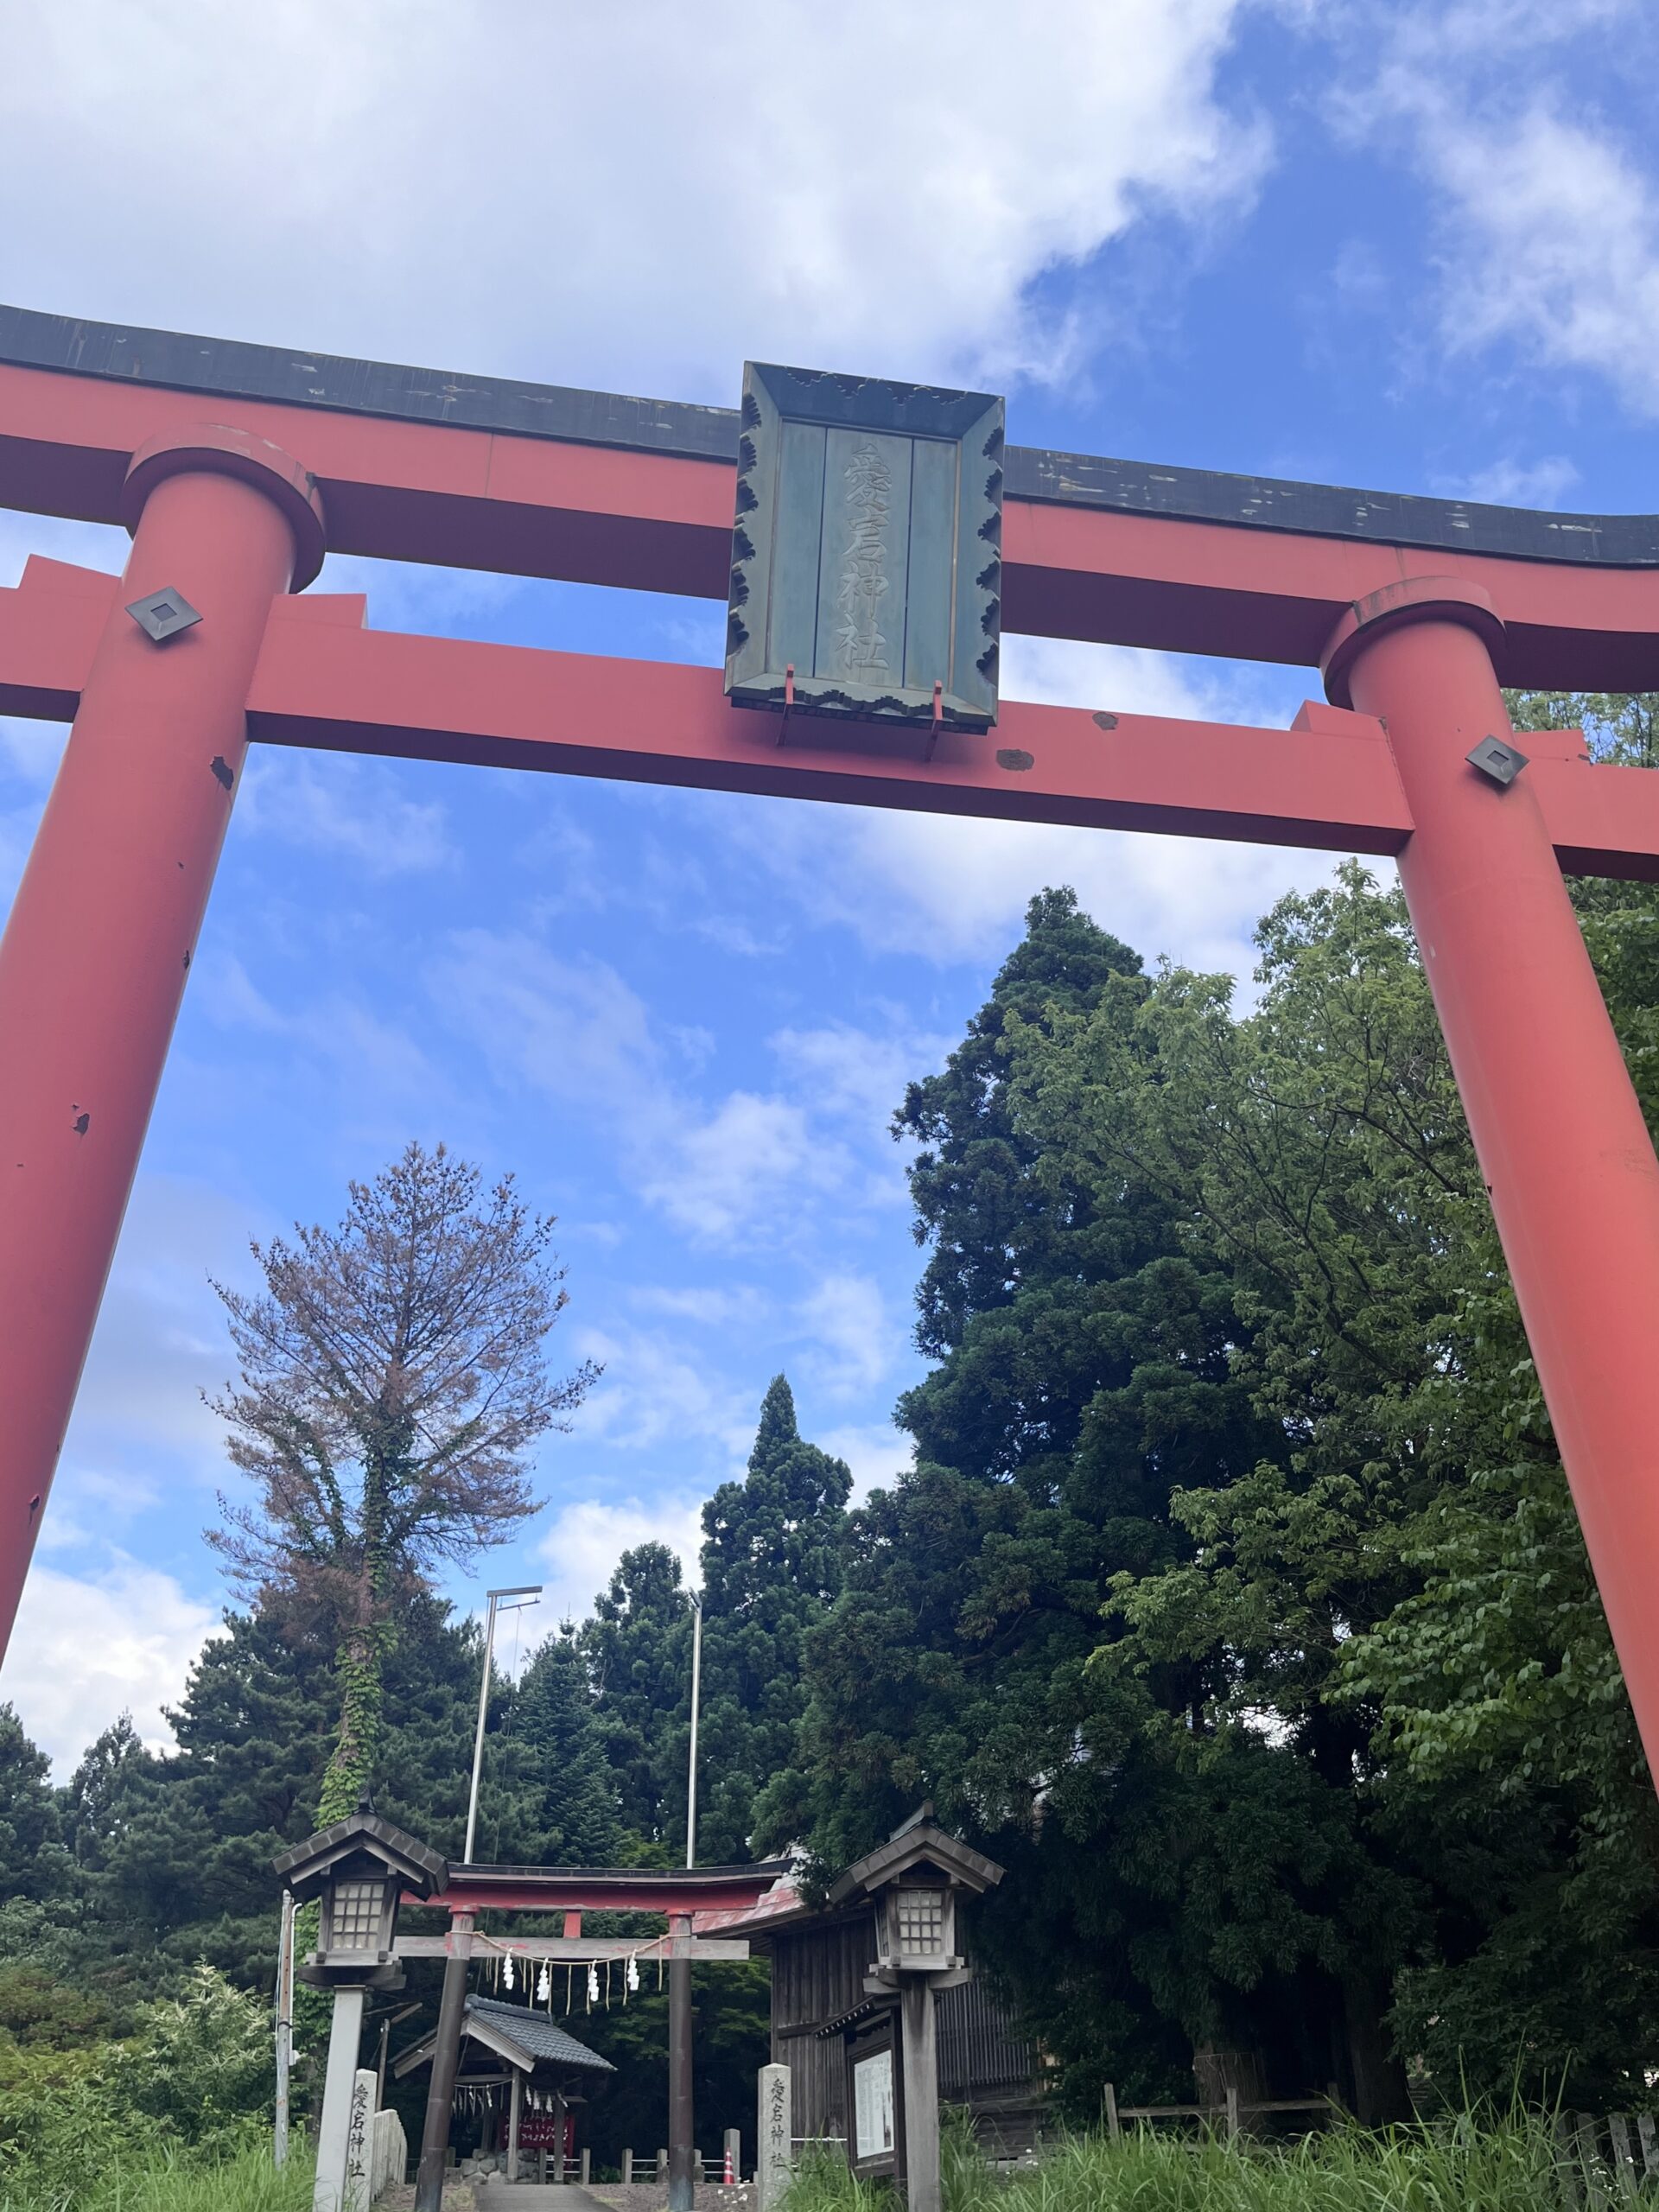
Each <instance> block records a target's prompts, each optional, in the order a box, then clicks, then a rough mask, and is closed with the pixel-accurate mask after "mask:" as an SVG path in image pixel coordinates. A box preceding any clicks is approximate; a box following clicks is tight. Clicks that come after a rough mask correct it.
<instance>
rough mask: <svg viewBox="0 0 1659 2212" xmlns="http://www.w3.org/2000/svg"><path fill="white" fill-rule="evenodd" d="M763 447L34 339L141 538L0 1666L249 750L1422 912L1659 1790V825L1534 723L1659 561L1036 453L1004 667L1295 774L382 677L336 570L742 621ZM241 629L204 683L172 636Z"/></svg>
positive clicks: (74, 866) (44, 1110) (1630, 543)
mask: <svg viewBox="0 0 1659 2212" xmlns="http://www.w3.org/2000/svg"><path fill="white" fill-rule="evenodd" d="M736 448H737V418H736V416H735V415H734V413H732V412H728V410H720V409H711V408H696V407H683V406H674V405H670V404H661V403H656V402H650V401H643V400H635V399H626V398H621V397H614V396H611V395H606V394H600V393H590V392H576V391H564V390H562V389H559V388H557V387H551V386H543V385H514V384H508V383H505V382H500V381H494V380H489V379H466V378H455V377H449V376H444V375H439V374H435V373H434V372H426V371H419V370H410V369H403V368H395V367H389V366H385V365H378V364H374V363H365V362H353V361H340V360H330V359H323V358H321V357H319V356H307V355H301V354H289V353H280V352H276V351H273V350H270V349H267V348H263V347H259V346H243V345H232V344H226V343H223V342H220V341H215V340H201V339H194V338H184V337H180V336H176V335H173V334H167V333H158V332H149V331H135V330H124V329H118V328H112V327H108V326H104V325H98V324H86V323H79V322H70V321H63V320H61V319H59V318H54V317H51V316H46V315H32V314H29V313H26V312H23V311H20V310H0V504H5V505H12V506H16V507H20V508H24V509H28V510H29V511H32V512H36V513H43V514H54V515H62V516H72V517H77V518H82V519H86V520H89V521H97V522H116V521H120V522H124V523H125V524H127V525H128V526H129V528H130V530H131V531H132V533H133V545H132V552H131V556H130V559H129V561H128V563H127V566H126V569H125V571H124V575H123V576H122V577H121V578H120V579H119V580H117V579H116V578H113V577H111V576H107V575H99V574H96V573H93V572H92V571H90V570H86V569H78V568H73V567H69V566H67V565H65V564H64V563H59V562H54V561H44V560H39V559H34V560H31V561H30V562H29V566H28V568H27V569H26V570H25V572H24V575H23V578H22V583H21V585H20V586H19V587H18V588H16V590H15V591H10V592H0V711H3V712H8V713H11V714H18V715H41V716H45V717H48V718H53V717H55V718H58V719H60V720H69V721H73V725H74V727H73V732H72V734H71V736H70V739H69V742H68V746H67V750H66V753H65V755H64V760H63V765H62V766H61V768H60V771H59V774H58V778H57V781H56V783H55V785H54V788H53V791H52V795H51V798H50V799H49V801H48V805H47V809H46V813H45V817H44V819H43V820H42V822H41V829H40V833H39V836H38V837H37V838H36V841H35V849H34V852H33V855H31V858H30V860H29V867H28V870H27V872H26V874H25V875H24V878H23V881H22V886H21V887H20V889H19V892H18V895H17V899H16V906H15V908H14V910H13V913H12V917H11V920H10V925H9V927H8V929H7V932H6V935H5V938H4V940H3V943H0V1633H3V1632H7V1631H9V1630H10V1623H11V1620H12V1618H13V1616H14V1614H15V1611H16V1603H17V1599H18V1596H19V1593H20V1592H21V1589H22V1582H23V1578H24V1575H25V1573H26V1572H27V1567H28V1561H29V1554H30V1553H31V1551H32V1548H33V1546H34V1541H35V1535H36V1532H37V1530H38V1529H39V1525H40V1519H41V1508H42V1506H43V1504H44V1502H45V1498H46V1494H47V1491H48V1486H49V1484H50V1481H51V1477H52V1471H53V1469H54V1465H55V1462H56V1459H57V1456H58V1453H59V1450H60V1446H61V1443H62V1439H63V1433H64V1430H65V1427H66V1426H67V1421H68V1417H69V1413H70V1409H71V1407H72V1404H73V1397H74V1392H75V1387H76V1383H77V1381H78V1379H79V1372H80V1368H81V1364H82V1362H83V1359H84V1357H85V1355H86V1347H87V1344H88V1342H89V1340H90V1338H91V1335H92V1325H93V1322H94V1319H95V1318H96V1315H97V1311H98V1305H99V1299H100V1297H101V1295H102V1291H103V1286H104V1281H105V1276H106V1274H107V1273H108V1269H109V1266H110V1262H111V1255H112V1254H113V1251H114V1249H115V1243H116V1238H117V1236H118V1231H119V1228H120V1223H121V1217H122V1212H123V1210H124V1206H125V1204H126V1199H127V1195H128V1192H129V1190H130V1186H131V1182H132V1178H133V1175H134V1173H135V1171H136V1168H137V1160H138V1154H139V1149H140V1147H141V1144H142V1141H143V1133H144V1128H145V1124H146V1122H147V1120H148V1117H149V1110H150V1106H151V1103H152V1101H153V1099H154V1097H155V1094H156V1085H157V1083H158V1081H159V1079H160V1076H161V1071H162V1062H163V1059H164V1058H165V1055H166V1051H167V1045H168V1037H169V1035H170V1033H171V1030H172V1027H173V1023H174V1020H175V1015H176V1014H177V1010H178V1006H179V1002H180V999H181V994H182V991H183V988H184V982H185V974H186V970H187V969H188V967H189V964H190V960H191V956H192V952H193V950H194V944H195V939H196V935H197V931H198V929H199V927H200V920H201V916H202V912H203V909H204V906H205V905H206V902H207V893H208V890H209V887H210V886H211V883H212V880H213V868H214V864H215V862H216V860H217V857H218V853H219V843H220V841H221V839H222V837H223V836H224V833H225V829H226V823H227V821H228V819H229V814H230V808H231V803H232V798H233V796H234V791H235V786H236V782H237V779H238V776H239V773H240V771H241V767H242V763H243V760H244V757H245V751H246V747H247V745H248V743H249V741H251V740H258V741H264V742H266V743H275V744H286V745H310V746H317V747H325V748H328V749H332V750H334V751H345V752H358V753H385V754H393V755H403V756H408V757H411V758H417V759H423V760H456V761H468V762H472V763H474V764H478V765H481V766H506V767H524V768H542V769H554V770H559V771H563V772H567V773H571V774H578V775H597V776H612V777H620V778H623V779H632V780H637V781H644V782H656V783H668V784H686V785H700V786H704V787H707V788H711V789H718V790H726V791H763V792H772V793H783V794H785V795H791V796H794V797H798V798H821V799H838V800H843V801H852V802H855V803H857V804H863V805H877V806H900V807H912V808H918V809H921V810H931V811H936V812H940V813H957V814H968V815H980V816H994V817H1005V818H1007V819H1011V820H1019V821H1037V822H1061V823H1077V824H1085V825H1098V826H1100V827H1103V828H1118V829H1159V830H1164V831H1169V832H1173V833H1178V834H1182V835H1186V836H1201V837H1231V838H1241V839H1250V840H1255V841H1258V842H1268V843H1273V844H1287V845H1300V846H1306V847H1313V848H1320V849H1329V850H1332V851H1338V852H1340V851H1355V850H1357V851H1360V852H1365V853H1375V854H1391V855H1394V856H1395V859H1396V860H1397V861H1398V863H1399V868H1400V874H1401V878H1402V883H1403V885H1404V888H1405V893H1406V898H1407V901H1408V906H1409V907H1410V911H1411V915H1412V918H1413V922H1414V926H1415V929H1416V932H1417V937H1418V940H1419V944H1420V945H1421V951H1422V956H1423V960H1424V963H1425V966H1426V968H1427V974H1428V978H1429V982H1430V985H1431V988H1433V994H1434V1000H1435V1004H1436V1006H1437V1007H1438V1009H1439V1012H1440V1021H1441V1025H1442V1027H1443V1029H1444V1031H1445V1034H1446V1044H1447V1047H1448V1049H1449V1052H1450V1054H1451V1058H1452V1066H1453V1068H1454V1070H1455V1071H1456V1075H1457V1079H1458V1083H1459V1089H1460V1090H1461V1092H1462V1096H1463V1100H1464V1104H1465V1110H1466V1112H1467V1115H1468V1118H1469V1123H1470V1128H1471V1131H1472V1134H1473V1136H1474V1141H1475V1147H1476V1150H1477V1153H1478V1157H1479V1160H1480V1164H1481V1169H1482V1173H1483V1175H1484V1179H1485V1182H1486V1185H1487V1188H1488V1190H1489V1192H1491V1200H1492V1206H1493V1211H1494V1213H1495V1215H1496V1217H1497V1226H1498V1230H1499V1232H1500V1235H1501V1236H1502V1238H1503V1249H1504V1252H1505V1254H1506V1255H1507V1258H1508V1261H1509V1265H1510V1273H1511V1274H1512V1276H1513V1278H1514V1281H1515V1284H1516V1293H1517V1294H1518V1297H1519V1300H1520V1304H1521V1310H1522V1317H1523V1319H1524V1320H1525V1323H1526V1327H1527V1332H1528V1335H1529V1339H1530V1341H1531V1344H1532V1348H1533V1351H1534V1354H1535V1358H1536V1361H1537V1364H1538V1370H1539V1375H1540V1378H1541V1383H1542V1386H1543V1390H1544V1395H1545V1397H1546V1400H1547V1402H1548V1407H1549V1410H1550V1415H1551V1418H1552V1420H1553V1421H1554V1427H1555V1433H1556V1437H1557V1440H1558V1441H1559V1443H1560V1449H1561V1454H1562V1458H1563V1459H1564V1461H1565V1464H1566V1467H1567V1475H1568V1478H1569V1480H1570V1482H1571V1484H1572V1486H1573V1497H1574V1499H1575V1501H1576V1503H1577V1507H1578V1510H1579V1516H1580V1521H1581V1522H1582V1524H1583V1528H1584V1531H1585V1535H1586V1541H1587V1543H1588V1546H1589V1549H1590V1555H1591V1559H1592V1562H1593V1565H1594V1567H1595V1572H1596V1577H1597V1580H1598V1583H1599V1587H1600V1590H1601V1594H1602V1599H1603V1602H1604V1604H1605V1607H1606V1610H1607V1615H1608V1618H1609V1621H1610V1623H1611V1628H1612V1632H1613V1637H1614V1641H1615V1643H1616V1644H1617V1645H1618V1653H1619V1657H1620V1661H1621V1663H1622V1665H1623V1667H1624V1676H1625V1681H1626V1682H1627V1684H1628V1686H1629V1688H1630V1696H1631V1700H1632V1703H1633V1704H1634V1706H1635V1709H1636V1714H1637V1721H1638V1724H1639V1726H1640V1727H1641V1730H1642V1733H1643V1741H1644V1743H1645V1744H1646V1746H1647V1749H1648V1753H1649V1760H1650V1762H1652V1763H1653V1764H1655V1765H1656V1767H1659V1604H1656V1603H1655V1601H1654V1594H1653V1593H1654V1592H1655V1591H1656V1590H1659V1357H1656V1352H1655V1346H1656V1344H1659V1163H1656V1160H1655V1156H1654V1151H1653V1147H1652V1145H1651V1143H1650V1141H1649V1136H1648V1132H1647V1129H1646V1128H1645V1126H1644V1124H1643V1118H1642V1115H1641V1112H1640V1109H1639V1108H1638V1106H1637V1100H1636V1096H1635V1094H1634V1092H1633V1090H1632V1089H1631V1087H1630V1080H1629V1077H1628V1076H1627V1074H1626V1071H1625V1069H1624V1062H1623V1059H1622V1058H1621V1056H1620V1053H1619V1051H1618V1043H1617V1040H1616V1039H1615V1037H1614V1034H1613V1032H1612V1028H1611V1024H1610V1023H1609V1021H1608V1019H1607V1014H1606V1010H1605V1007H1604V1005H1603V1002H1602V999H1601V995H1600V992H1599V988H1598V986H1597V983H1596V979H1595V976H1594V973H1593V970H1592V968H1591V965H1590V962H1589V959H1588V957H1587V956H1586V952H1585V949H1584V943H1583V938H1582V937H1581V935H1580V930H1579V926H1578V924H1577V921H1576V919H1575V918H1574V915H1573V909H1572V906H1571V904H1570V902H1569V900H1568V898H1567V891H1566V888H1565V886H1564V884H1563V882H1562V878H1561V870H1562V868H1563V867H1565V868H1568V869H1571V870H1577V871H1580V872H1585V873H1590V874H1605V875H1612V876H1627V877H1638V878H1642V879H1644V880H1656V879H1659V778H1656V777H1653V776H1651V775H1650V774H1649V773H1648V772H1646V771H1644V770H1642V769H1634V768H1615V767H1594V766H1589V765H1587V763H1586V758H1585V754H1584V750H1583V747H1582V744H1581V743H1580V741H1579V740H1578V739H1577V738H1576V737H1575V736H1573V735H1571V734H1568V735H1559V736H1554V737H1543V736H1538V735H1529V737H1528V739H1527V745H1528V747H1529V749H1530V751H1531V753H1532V755H1533V758H1532V761H1531V765H1530V766H1529V767H1528V768H1527V769H1526V771H1525V772H1524V773H1523V774H1522V776H1521V777H1520V778H1519V779H1518V780H1517V781H1516V782H1515V783H1513V784H1512V785H1510V786H1509V787H1508V788H1507V789H1504V788H1500V787H1498V786H1497V785H1495V784H1494V783H1492V782H1491V781H1490V780H1488V779H1486V778H1485V777H1484V776H1483V775H1481V774H1480V773H1479V772H1477V771H1476V770H1475V769H1474V768H1472V767H1471V766H1469V765H1468V763H1467V761H1466V759H1465V756H1466V755H1467V754H1468V753H1469V752H1470V750H1471V747H1473V746H1475V745H1476V744H1478V742H1479V741H1480V740H1481V739H1483V738H1484V737H1487V736H1490V735H1494V734H1496V735H1498V736H1500V737H1502V736H1505V735H1507V734H1509V731H1510V725H1509V722H1508V720H1507V717H1506V715H1505V711H1504V707H1503V698H1502V695H1501V693H1500V690H1499V689H1498V686H1499V684H1500V683H1516V684H1526V685H1536V686H1542V687H1550V688H1559V689H1586V690H1643V689H1650V688H1652V689H1659V518H1655V517H1596V516H1562V515H1542V514H1533V513H1529V512H1522V511H1519V510H1515V509H1504V508H1494V507H1481V506H1471V505H1464V504H1461V503H1459V502H1452V501H1441V500H1432V499H1395V498H1390V497H1386V496H1382V495H1376V494H1370V493H1354V492H1346V491H1341V490H1338V489H1334V488H1330V487H1325V486H1314V485H1300V484H1286V483H1277V482H1271V481H1266V480H1257V479H1254V478H1240V477H1223V476H1214V475H1209V474H1205V473H1204V472H1201V471H1195V470H1180V469H1153V468H1141V467H1135V466H1132V465H1130V464H1127V463H1123V462H1117V461H1101V460H1097V459H1092V458H1090V457H1087V456H1080V455H1075V454H1054V453H1048V452H1040V451H1033V450H1026V449H1021V448H1009V449H1008V451H1007V454H1006V456H1005V467H1006V486H1005V506H1004V522H1003V534H1002V555H1003V563H1002V578H1001V583H1002V613H1003V621H1004V625H1005V626H1006V627H1007V628H1009V629H1011V630H1017V631H1025V632H1034V633H1037V634H1040V635H1045V636H1051V637H1069V638H1078V639H1096V640H1101V641H1105V642H1112V643H1117V644H1122V645H1147V646H1152V647H1155V648H1159V649H1162V650H1166V651H1177V652H1205V653H1217V654H1228V655H1233V656H1237V657H1242V658H1253V659H1257V660H1269V661H1280V662H1287V663H1291V664H1300V665H1307V666H1315V665H1317V666H1319V668H1320V669H1321V671H1322V672H1323V675H1324V678H1325V691H1326V695H1327V698H1328V700H1329V701H1330V702H1331V703H1329V704H1324V703H1313V704H1309V705H1307V706H1306V707H1304V708H1303V709H1302V711H1301V713H1300V715H1298V716H1297V718H1296V721H1295V723H1294V726H1293V728H1291V729H1290V730H1289V731H1270V730H1262V729H1242V728H1234V727H1233V726H1231V725H1226V724H1214V723H1198V722H1188V721H1168V720H1161V719H1158V718H1155V717H1151V716H1147V715H1115V714H1112V713H1110V712H1107V711H1101V712H1099V713H1092V714H1091V713H1090V712H1088V711H1086V710H1083V709H1065V708H1055V707H1037V706H1023V705H1020V704H1018V703H1014V702H1005V703H1004V705H1003V707H1002V709H1001V715H1000V719H999V721H998V724H997V727H996V728H995V731H994V732H992V733H991V734H989V735H976V734H967V733H963V732H958V731H954V730H951V729H949V728H947V729H945V730H944V733H943V734H940V735H939V737H938V744H937V747H936V748H934V749H933V750H932V751H931V753H927V754H926V757H925V748H924V747H923V746H922V744H921V743H920V741H918V740H916V739H915V738H913V737H912V736H910V735H908V734H906V733H905V732H903V731H898V732H895V731H894V730H893V729H892V728H880V727H877V726H874V725H863V724H858V723H848V722H840V723H826V722H816V723H815V722H806V723H803V722H801V721H796V722H794V723H792V724H791V728H790V731H789V742H788V744H787V746H785V747H780V746H779V741H778V740H779V731H778V725H777V721H776V720H775V718H773V717H769V716H767V715H764V714H760V713H756V712H753V711H750V710H745V709H741V708H734V707H733V706H731V705H730V704H728V701H727V700H726V698H725V696H723V693H722V690H721V674H720V671H718V670H715V669H701V668H686V667H679V666H667V665H663V664H653V663H644V662H637V661H618V660H612V659H600V658H591V657H588V656H586V655H582V654H575V653H559V652H541V651H534V650H529V649H525V648H522V647H516V646H509V645H479V644H472V643H466V642H457V641H454V640H451V639H436V638H418V637H407V636H401V635H394V634H390V633H387V632H372V631H369V630H366V629H365V628H364V627H363V623H364V620H365V602H364V601H363V599H362V598H361V597H360V596H356V595H341V596H329V595H326V594H323V595H319V594H308V595H307V596H304V597H295V596H292V595H291V594H294V593H296V592H300V591H302V589H303V588H304V587H305V586H306V585H308V584H309V583H310V582H312V581H313V580H314V579H315V576H316V575H317V574H318V572H319V570H320V569H321V563H322V558H323V554H324V551H325V550H327V549H333V550H338V551H350V552H357V553H364V554H372V555H378V556H385V557H390V558H394V559H399V560H415V561H428V562H436V563H448V564H452V565H457V566H466V567H474V568H483V569H497V570H500V571H504V572H510V573H513V574H518V575H543V576H554V577H561V578H565V579H568V580H573V581H579V582H588V583H601V584H613V585H627V586H632V587H634V588H645V589H650V590H656V591H667V592H677V593H685V594H694V595H699V596H703V597H708V598H715V599H723V598H725V596H726V594H727V586H728V571H729V566H730V549H731V537H732V529H731V526H732V515H733V509H734V457H735V454H736ZM162 588H168V589H170V590H172V591H175V592H177V593H181V594H183V595H184V597H185V598H186V599H187V600H188V601H189V602H190V603H191V605H192V606H193V607H194V608H195V609H196V610H197V611H199V613H200V615H201V617H202V619H201V620H200V622H199V623H198V624H197V625H196V626H194V628H192V629H191V630H189V631H188V632H187V633H186V634H184V635H183V636H181V637H180V638H179V639H177V640H176V642H175V643H174V644H172V645H168V647H167V648H166V650H165V651H157V650H156V647H155V646H154V645H152V644H151V642H150V641H149V638H148V637H147V636H146V635H145V634H144V632H143V631H141V630H140V628H139V627H138V626H137V624H136V622H135V621H134V620H132V619H131V618H130V616H129V615H128V613H125V612H124V608H125V607H126V606H127V605H128V604H129V603H130V602H131V601H134V600H135V599H137V598H138V597H140V596H142V595H144V594H150V593H153V592H156V591H159V590H161V589H162Z"/></svg>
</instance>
